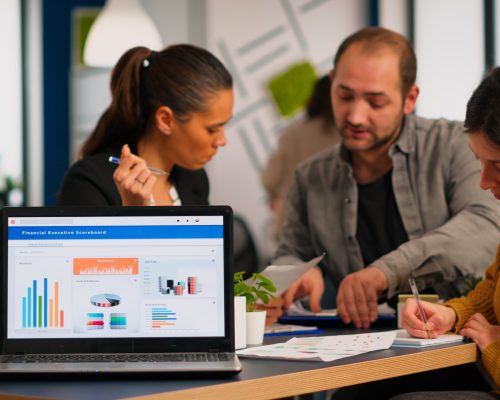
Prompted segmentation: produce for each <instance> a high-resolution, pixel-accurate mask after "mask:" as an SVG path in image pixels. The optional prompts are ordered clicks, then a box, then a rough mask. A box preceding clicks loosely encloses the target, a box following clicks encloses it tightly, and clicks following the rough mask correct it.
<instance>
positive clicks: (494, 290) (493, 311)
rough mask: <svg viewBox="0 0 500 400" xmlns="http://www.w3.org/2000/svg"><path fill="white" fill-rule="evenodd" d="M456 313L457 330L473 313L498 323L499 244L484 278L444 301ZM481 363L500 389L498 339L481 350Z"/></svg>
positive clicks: (499, 301)
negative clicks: (473, 286)
mask: <svg viewBox="0 0 500 400" xmlns="http://www.w3.org/2000/svg"><path fill="white" fill-rule="evenodd" d="M445 305H447V306H449V307H452V308H453V309H454V310H455V312H456V313H457V316H458V320H457V324H456V326H455V329H456V331H459V330H460V329H461V328H462V326H463V325H464V324H465V323H466V322H467V320H468V319H469V318H470V317H471V316H472V315H474V314H475V313H481V314H483V315H484V316H485V317H486V319H487V320H488V321H489V322H490V323H491V324H493V325H500V246H499V247H498V249H497V258H496V260H495V261H494V262H493V264H491V265H490V266H489V267H488V269H487V270H486V276H485V278H484V280H482V281H481V282H479V284H478V285H477V286H476V288H475V289H474V290H472V291H471V292H469V294H468V295H467V296H466V297H462V298H459V299H453V300H450V301H448V302H446V303H445ZM483 364H484V366H485V367H486V369H487V370H488V372H489V374H490V375H491V377H492V378H493V380H494V381H495V384H496V386H497V387H496V390H497V391H499V390H500V340H497V341H496V342H493V343H491V344H490V345H489V346H488V347H487V348H486V349H485V351H484V352H483Z"/></svg>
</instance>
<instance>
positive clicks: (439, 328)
mask: <svg viewBox="0 0 500 400" xmlns="http://www.w3.org/2000/svg"><path fill="white" fill-rule="evenodd" d="M420 303H421V304H422V308H423V310H424V312H425V315H426V317H427V324H425V323H424V321H422V319H421V317H420V313H419V311H418V305H417V301H416V300H415V299H408V300H406V302H405V306H404V308H403V316H402V320H401V325H402V326H403V328H405V329H406V330H407V331H408V333H409V334H410V335H412V336H415V337H420V338H426V337H428V336H427V332H429V335H430V337H431V338H436V337H438V336H439V335H442V334H443V333H446V332H449V331H451V330H453V326H454V325H455V323H456V320H457V315H456V313H455V311H454V310H453V308H451V307H445V306H442V305H440V304H433V303H429V302H427V301H422V302H420Z"/></svg>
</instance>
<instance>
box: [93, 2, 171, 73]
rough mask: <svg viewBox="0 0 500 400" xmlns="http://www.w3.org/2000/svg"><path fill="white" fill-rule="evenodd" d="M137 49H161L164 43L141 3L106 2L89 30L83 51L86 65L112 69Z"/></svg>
mask: <svg viewBox="0 0 500 400" xmlns="http://www.w3.org/2000/svg"><path fill="white" fill-rule="evenodd" d="M135 46H145V47H148V48H150V49H151V50H161V48H162V41H161V37H160V34H159V32H158V29H157V28H156V26H155V24H154V22H153V20H152V19H151V18H150V17H149V16H148V15H147V13H146V11H145V10H144V8H143V7H142V4H141V3H140V0H107V1H106V4H105V5H104V8H103V9H102V11H101V12H100V13H99V15H98V16H97V18H96V20H95V21H94V23H93V24H92V27H91V28H90V31H89V34H88V36H87V40H86V41H85V47H84V50H83V60H84V63H85V64H86V65H88V66H91V67H102V68H112V67H113V66H114V65H115V64H116V62H117V61H118V59H119V58H120V57H121V55H122V54H123V53H125V52H126V51H127V50H128V49H130V48H132V47H135Z"/></svg>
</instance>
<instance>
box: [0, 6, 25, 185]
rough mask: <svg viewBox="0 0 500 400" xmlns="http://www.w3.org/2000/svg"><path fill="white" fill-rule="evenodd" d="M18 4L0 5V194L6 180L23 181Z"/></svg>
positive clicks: (19, 16) (19, 7) (19, 8)
mask: <svg viewBox="0 0 500 400" xmlns="http://www.w3.org/2000/svg"><path fill="white" fill-rule="evenodd" d="M20 13H21V2H20V0H2V2H1V5H0V48H1V49H2V62H1V63H0V88H1V90H0V121H2V134H1V137H2V140H1V141H0V191H2V189H3V184H4V179H5V177H6V176H9V177H11V178H13V179H15V180H19V181H20V180H21V179H22V129H23V127H22V85H21V73H22V68H21V15H20Z"/></svg>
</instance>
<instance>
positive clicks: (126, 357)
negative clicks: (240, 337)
mask: <svg viewBox="0 0 500 400" xmlns="http://www.w3.org/2000/svg"><path fill="white" fill-rule="evenodd" d="M234 358H235V355H234V354H233V353H153V354H149V353H148V354H128V353H127V354H24V355H7V356H2V357H1V358H0V361H1V362H4V363H5V362H14V363H66V362H82V363H86V362H90V363H92V362H119V363H123V362H186V361H188V362H189V361H197V362H204V361H206V362H209V361H233V360H234Z"/></svg>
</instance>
